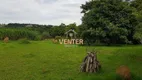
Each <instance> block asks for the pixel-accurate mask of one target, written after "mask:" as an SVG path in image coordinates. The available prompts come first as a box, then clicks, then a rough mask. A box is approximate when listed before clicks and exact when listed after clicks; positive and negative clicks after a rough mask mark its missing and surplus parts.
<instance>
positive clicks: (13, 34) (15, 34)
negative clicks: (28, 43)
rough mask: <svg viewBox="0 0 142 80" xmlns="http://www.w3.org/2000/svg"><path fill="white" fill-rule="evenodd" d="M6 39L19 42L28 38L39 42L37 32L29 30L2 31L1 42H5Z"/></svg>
mask: <svg viewBox="0 0 142 80" xmlns="http://www.w3.org/2000/svg"><path fill="white" fill-rule="evenodd" d="M5 37H9V39H10V40H18V39H22V38H27V39H29V40H37V39H38V38H37V32H35V31H30V30H27V29H8V28H1V29H0V40H3V39H4V38H5Z"/></svg>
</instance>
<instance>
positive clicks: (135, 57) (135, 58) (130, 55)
mask: <svg viewBox="0 0 142 80" xmlns="http://www.w3.org/2000/svg"><path fill="white" fill-rule="evenodd" d="M128 58H129V59H130V60H136V61H142V56H138V55H135V54H129V57H128Z"/></svg>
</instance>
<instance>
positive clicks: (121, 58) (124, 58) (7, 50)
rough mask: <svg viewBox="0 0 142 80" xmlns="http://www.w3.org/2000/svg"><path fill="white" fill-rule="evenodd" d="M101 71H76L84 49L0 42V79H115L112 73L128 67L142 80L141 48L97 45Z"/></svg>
mask: <svg viewBox="0 0 142 80" xmlns="http://www.w3.org/2000/svg"><path fill="white" fill-rule="evenodd" d="M92 48H95V49H96V50H97V51H99V53H98V59H99V61H100V63H101V64H102V70H101V72H100V73H97V74H88V73H81V72H79V69H80V64H81V63H82V60H83V58H84V57H85V55H86V47H65V46H64V45H59V44H53V43H51V42H50V41H35V42H34V41H32V42H31V44H20V43H19V42H14V41H12V42H9V43H3V42H2V41H1V42H0V80H116V75H115V70H116V68H117V67H119V66H120V65H127V66H128V67H129V68H130V70H131V72H132V73H133V74H134V75H135V77H134V79H133V80H142V46H121V47H120V46H119V47H105V46H97V47H92Z"/></svg>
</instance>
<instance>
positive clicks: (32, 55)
mask: <svg viewBox="0 0 142 80" xmlns="http://www.w3.org/2000/svg"><path fill="white" fill-rule="evenodd" d="M34 56H35V55H34V54H32V53H29V54H25V55H23V57H25V58H32V57H34Z"/></svg>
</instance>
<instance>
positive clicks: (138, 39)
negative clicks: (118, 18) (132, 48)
mask: <svg viewBox="0 0 142 80" xmlns="http://www.w3.org/2000/svg"><path fill="white" fill-rule="evenodd" d="M131 6H132V7H134V8H135V10H136V11H135V12H134V14H135V16H136V18H137V20H138V25H137V26H136V28H135V34H134V36H133V38H134V40H135V43H142V0H134V1H132V3H131Z"/></svg>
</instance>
